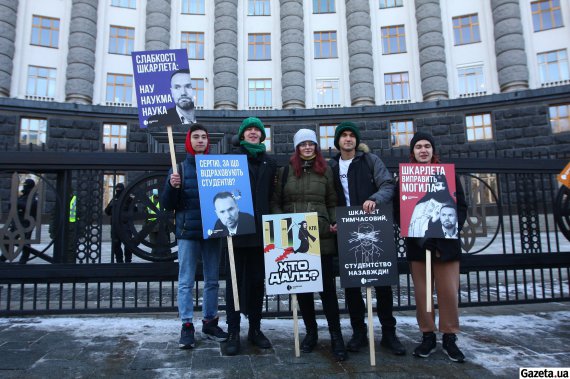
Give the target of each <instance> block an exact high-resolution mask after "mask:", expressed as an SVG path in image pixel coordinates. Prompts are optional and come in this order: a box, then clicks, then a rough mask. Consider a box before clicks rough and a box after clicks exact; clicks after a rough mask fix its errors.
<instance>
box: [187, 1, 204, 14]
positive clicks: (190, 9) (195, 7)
mask: <svg viewBox="0 0 570 379" xmlns="http://www.w3.org/2000/svg"><path fill="white" fill-rule="evenodd" d="M182 13H185V14H205V6H204V0H182Z"/></svg>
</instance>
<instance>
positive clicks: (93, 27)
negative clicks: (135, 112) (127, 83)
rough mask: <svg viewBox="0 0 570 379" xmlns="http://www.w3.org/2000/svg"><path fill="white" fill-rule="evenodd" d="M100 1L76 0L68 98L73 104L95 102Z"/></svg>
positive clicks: (66, 87) (70, 37)
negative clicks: (94, 87) (98, 7)
mask: <svg viewBox="0 0 570 379" xmlns="http://www.w3.org/2000/svg"><path fill="white" fill-rule="evenodd" d="M97 3H98V2H97V1H91V0H72V5H71V22H70V25H69V52H68V54H67V71H66V79H67V80H66V82H65V101H68V102H71V103H79V104H91V103H92V102H93V82H94V81H95V45H96V42H97Z"/></svg>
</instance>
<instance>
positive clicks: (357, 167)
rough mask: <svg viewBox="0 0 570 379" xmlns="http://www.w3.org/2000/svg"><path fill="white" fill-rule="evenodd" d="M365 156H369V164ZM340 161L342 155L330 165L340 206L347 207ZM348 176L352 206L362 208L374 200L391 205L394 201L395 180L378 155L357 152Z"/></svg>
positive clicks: (332, 160)
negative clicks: (341, 180) (341, 181)
mask: <svg viewBox="0 0 570 379" xmlns="http://www.w3.org/2000/svg"><path fill="white" fill-rule="evenodd" d="M365 154H368V155H369V157H368V162H367V161H366V157H365ZM339 159H340V154H338V155H337V156H336V157H334V158H333V159H331V160H330V162H329V164H330V165H331V167H332V170H333V177H334V180H335V188H336V192H337V197H338V205H339V206H346V198H345V197H344V192H343V189H342V184H341V183H340V176H339V170H340V168H339V165H338V161H339ZM369 163H370V164H371V165H372V166H373V167H371V165H370V164H369ZM347 175H348V187H349V188H348V192H349V194H350V205H351V206H361V205H362V204H364V202H365V201H366V200H373V201H375V202H376V203H377V204H389V203H390V201H392V197H393V195H394V180H393V179H392V174H390V172H389V171H388V169H387V168H386V165H384V162H382V160H381V159H380V158H379V157H378V156H377V155H375V154H371V153H364V152H362V151H357V152H356V155H355V157H354V159H353V160H352V163H351V164H350V166H349V167H348V174H347Z"/></svg>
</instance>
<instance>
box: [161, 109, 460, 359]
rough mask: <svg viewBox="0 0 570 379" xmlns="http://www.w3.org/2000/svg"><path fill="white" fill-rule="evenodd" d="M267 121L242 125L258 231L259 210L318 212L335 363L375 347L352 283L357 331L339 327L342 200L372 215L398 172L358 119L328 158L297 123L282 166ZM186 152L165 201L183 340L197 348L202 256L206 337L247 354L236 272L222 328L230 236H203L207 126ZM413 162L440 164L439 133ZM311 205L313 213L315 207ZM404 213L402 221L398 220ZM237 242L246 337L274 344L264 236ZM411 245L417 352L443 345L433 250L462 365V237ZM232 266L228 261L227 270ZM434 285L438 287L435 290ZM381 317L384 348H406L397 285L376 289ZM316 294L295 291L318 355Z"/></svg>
mask: <svg viewBox="0 0 570 379" xmlns="http://www.w3.org/2000/svg"><path fill="white" fill-rule="evenodd" d="M265 137H266V136H265V127H264V125H263V123H262V122H261V120H259V119H258V118H255V117H249V118H247V119H245V120H243V122H242V124H241V126H240V128H239V130H238V138H239V145H240V146H239V149H240V151H239V153H241V154H245V155H246V156H247V162H248V169H249V176H250V185H251V193H252V200H253V207H254V219H255V226H256V230H262V215H263V214H270V213H273V214H277V213H296V212H316V213H317V214H318V220H319V238H320V246H321V264H322V278H323V291H322V292H320V296H321V300H322V304H323V310H324V313H325V316H326V319H327V323H328V329H329V333H330V341H331V350H332V353H333V354H334V356H335V357H336V359H338V360H345V359H347V357H348V355H347V351H350V352H358V351H359V350H361V349H362V348H364V347H365V346H367V344H368V338H367V328H366V324H365V321H364V317H365V305H364V301H363V298H362V293H361V289H360V288H347V289H345V295H346V302H347V307H348V311H349V314H350V323H351V326H352V337H351V338H350V340H349V341H348V342H347V343H346V344H345V343H344V339H343V336H342V332H341V327H340V316H339V306H338V299H337V289H336V280H335V275H334V257H335V256H336V255H338V251H337V245H336V231H337V225H336V216H335V208H336V207H337V206H361V207H362V209H363V210H364V211H365V212H373V211H374V210H375V209H376V207H377V206H379V205H380V204H391V203H392V202H395V203H396V206H395V207H394V208H395V209H396V212H397V208H398V206H397V203H398V200H397V199H398V195H397V186H396V183H397V178H396V180H395V179H394V177H393V175H392V174H391V173H390V172H389V171H388V169H387V168H386V166H385V164H384V163H383V162H382V160H381V159H380V158H379V157H378V156H376V155H374V154H372V153H370V152H369V150H368V148H367V146H366V145H365V144H364V143H361V141H360V131H359V129H358V127H357V126H356V125H355V124H354V123H352V122H348V121H345V122H342V123H340V124H339V125H338V127H337V128H336V131H335V136H334V144H335V147H336V148H337V149H338V151H339V154H338V155H337V156H336V157H334V158H333V159H331V161H330V162H329V163H327V161H326V160H325V159H324V157H323V155H322V153H321V149H320V147H319V144H318V139H317V136H316V134H315V132H314V131H312V130H309V129H300V130H299V131H297V133H296V134H295V136H294V138H293V145H294V148H295V152H294V153H293V154H292V155H291V158H290V160H289V165H288V167H284V168H281V169H279V170H278V169H277V165H276V162H275V161H274V159H272V158H271V157H270V156H269V155H268V154H267V153H266V151H265V144H264V143H263V141H264V139H265ZM185 145H186V151H187V153H188V154H187V156H186V159H185V160H184V162H183V163H182V165H183V167H182V170H181V171H182V172H183V176H181V175H180V174H179V173H173V172H172V171H170V172H169V174H168V177H167V180H166V183H165V186H164V190H163V191H162V193H161V199H160V202H161V204H162V207H163V208H164V209H166V210H175V212H176V238H177V239H178V260H179V286H178V308H179V314H180V319H181V321H182V329H181V336H180V342H179V345H180V347H181V348H184V349H187V348H192V347H194V346H195V338H194V334H195V328H194V324H193V305H194V298H193V286H194V283H195V273H196V267H197V262H198V261H199V260H202V262H203V270H204V296H203V320H202V334H203V335H205V336H206V337H208V338H212V339H214V340H217V341H220V342H221V341H226V348H225V353H226V354H228V355H236V354H239V352H240V347H241V341H240V320H241V318H240V311H237V310H236V309H235V307H234V299H233V291H232V283H231V275H229V273H228V275H227V276H226V278H227V279H226V317H227V325H228V329H227V330H228V331H227V333H226V332H224V331H223V330H222V328H221V327H220V326H219V325H218V323H219V319H218V290H219V284H218V279H219V272H218V267H219V260H220V251H221V246H220V244H221V243H225V242H222V241H225V240H224V239H212V238H208V239H204V238H203V234H202V231H203V228H202V219H201V213H200V202H199V195H198V182H197V173H196V162H195V156H196V155H198V154H207V153H208V147H209V137H208V132H207V130H206V128H205V127H204V126H203V125H201V124H192V126H191V127H190V130H189V131H188V133H187V136H186V144H185ZM410 161H411V162H413V163H421V164H428V163H439V158H438V155H437V154H436V147H435V143H434V139H433V137H432V136H431V135H429V134H426V133H422V132H418V133H416V134H415V136H414V137H413V139H412V141H411V144H410ZM456 192H457V195H456V196H457V211H458V212H457V214H458V218H459V220H458V225H459V229H460V228H461V225H462V224H463V223H464V221H465V218H466V208H467V206H466V202H465V196H464V195H463V190H462V187H461V183H460V182H459V181H458V180H457V181H456ZM309 208H310V209H309ZM396 219H397V217H396ZM232 238H233V246H234V256H235V269H236V273H237V275H236V276H237V278H236V280H237V283H236V285H237V288H238V294H239V302H240V310H241V312H243V313H244V314H245V315H246V316H247V319H248V321H249V330H248V340H249V342H250V343H252V344H253V345H255V346H257V347H259V348H262V349H268V348H271V346H272V345H271V342H270V341H269V339H268V338H267V337H266V336H265V335H264V334H263V332H262V331H261V317H262V307H263V297H264V278H265V275H264V257H263V255H264V253H263V241H262V233H255V234H245V235H239V234H238V235H236V236H234V237H232ZM406 246H407V252H408V260H409V262H410V267H411V272H412V278H413V281H414V287H415V299H416V304H417V310H416V314H417V320H418V325H419V328H420V331H421V332H422V333H423V336H422V342H421V343H420V344H419V345H418V346H417V347H416V348H415V350H414V352H413V353H414V355H415V356H417V357H422V358H427V357H428V356H429V355H430V354H432V353H433V352H434V351H435V350H436V345H437V341H436V335H435V332H436V330H437V327H436V324H435V312H431V313H428V312H426V283H425V280H426V278H425V276H426V274H425V272H426V271H425V269H426V267H425V266H426V262H425V250H426V249H430V250H432V251H433V253H434V259H433V277H434V279H435V285H436V287H437V293H438V304H439V311H440V317H439V331H440V332H442V333H443V342H442V347H443V351H444V352H445V353H446V354H447V355H448V356H449V358H450V359H451V360H453V361H456V362H463V361H464V358H465V357H464V355H463V353H462V352H461V350H460V349H459V348H458V347H457V345H456V340H457V337H456V334H457V333H458V332H459V314H458V298H457V296H458V295H457V293H458V286H459V258H460V253H461V245H460V241H459V240H458V239H431V238H427V239H426V238H421V239H420V238H407V239H406ZM228 271H229V266H228ZM432 288H433V286H432ZM375 292H376V299H377V313H378V317H379V319H380V324H381V326H382V339H381V342H380V344H381V346H382V347H384V348H386V349H388V350H389V351H391V352H392V353H393V354H396V355H404V354H405V353H406V349H405V347H404V346H403V344H402V343H401V342H400V340H399V339H398V337H397V335H396V319H395V317H394V315H393V294H392V288H391V287H390V286H381V287H375ZM313 296H314V295H313V294H312V293H303V294H298V302H299V306H300V309H301V313H302V317H303V321H304V324H305V327H306V334H305V336H304V339H303V341H302V343H301V349H302V351H303V352H304V353H309V352H311V351H312V350H313V349H314V348H315V347H316V345H317V342H318V327H317V322H316V315H315V305H314V298H313Z"/></svg>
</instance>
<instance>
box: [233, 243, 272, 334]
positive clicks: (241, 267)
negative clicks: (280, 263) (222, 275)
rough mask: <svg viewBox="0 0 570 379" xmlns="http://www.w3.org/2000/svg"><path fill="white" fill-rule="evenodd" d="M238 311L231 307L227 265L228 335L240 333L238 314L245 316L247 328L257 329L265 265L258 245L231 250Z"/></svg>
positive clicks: (261, 302)
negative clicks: (236, 287) (247, 323)
mask: <svg viewBox="0 0 570 379" xmlns="http://www.w3.org/2000/svg"><path fill="white" fill-rule="evenodd" d="M234 259H235V267H236V277H237V284H238V297H239V304H240V311H236V310H235V307H234V294H233V291H232V278H231V274H230V264H229V260H228V264H227V265H226V318H227V322H228V332H239V330H240V312H241V313H244V314H245V315H247V317H248V320H249V328H250V329H259V327H260V325H261V311H262V309H263V298H264V290H263V289H264V285H265V263H264V260H263V248H262V247H261V246H256V247H247V248H234Z"/></svg>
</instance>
